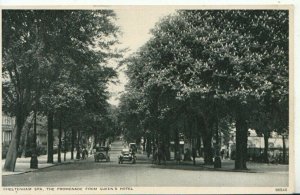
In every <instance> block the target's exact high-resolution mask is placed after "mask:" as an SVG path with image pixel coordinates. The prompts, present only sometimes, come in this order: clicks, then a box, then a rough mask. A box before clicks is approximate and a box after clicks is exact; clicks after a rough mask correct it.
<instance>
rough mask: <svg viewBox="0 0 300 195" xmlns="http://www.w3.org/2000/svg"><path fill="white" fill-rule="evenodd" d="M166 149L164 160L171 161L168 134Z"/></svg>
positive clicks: (167, 136)
mask: <svg viewBox="0 0 300 195" xmlns="http://www.w3.org/2000/svg"><path fill="white" fill-rule="evenodd" d="M165 140H166V147H165V153H166V160H171V153H170V134H169V133H167V134H166V138H165Z"/></svg>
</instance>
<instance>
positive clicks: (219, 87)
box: [129, 10, 288, 169]
mask: <svg viewBox="0 0 300 195" xmlns="http://www.w3.org/2000/svg"><path fill="white" fill-rule="evenodd" d="M152 35H153V37H152V38H151V39H150V40H149V41H148V42H147V43H146V44H145V46H144V47H142V48H141V49H140V51H139V52H137V54H136V57H134V58H133V61H134V63H130V64H129V67H130V68H129V69H131V72H132V73H134V74H136V75H133V74H131V75H129V78H130V79H131V80H130V86H131V87H132V88H133V89H134V90H135V91H141V92H142V97H143V98H145V97H148V98H145V101H146V104H144V105H146V107H147V105H149V103H151V101H152V102H155V103H156V104H157V105H156V106H154V107H147V108H148V109H149V110H148V111H149V112H150V113H153V114H154V113H156V112H157V113H159V112H160V111H162V110H163V109H162V107H161V106H160V101H159V99H160V97H161V96H164V95H167V93H162V92H164V90H167V89H171V90H172V91H173V92H174V94H175V95H174V96H171V97H173V99H176V100H179V102H180V103H179V105H180V106H182V107H186V105H185V103H186V102H189V101H191V100H193V101H192V102H194V103H195V106H197V107H198V109H197V112H198V113H199V115H198V116H200V117H201V118H202V119H201V118H200V119H201V120H198V121H203V126H204V127H205V128H203V129H204V130H203V131H202V134H203V135H206V136H207V138H205V139H203V141H204V140H207V141H208V142H207V143H204V145H205V148H206V156H210V154H209V153H210V148H211V136H212V132H213V126H215V123H218V121H219V120H220V119H222V118H224V117H227V118H233V119H234V120H233V121H234V123H235V127H236V136H237V139H236V140H237V147H236V148H237V151H236V155H237V156H236V161H235V168H236V169H246V168H247V166H246V161H247V152H245V151H247V133H248V128H249V120H250V116H251V115H252V114H253V112H254V111H255V110H256V109H257V107H258V106H259V105H260V103H261V102H262V101H265V100H264V99H266V97H267V95H268V94H269V95H271V96H270V97H272V98H271V99H269V100H271V101H273V102H274V104H273V105H279V104H281V103H279V102H280V101H286V99H287V98H286V95H287V94H288V92H287V84H288V74H287V72H288V68H287V67H288V13H287V11H278V10H251V11H249V10H226V11H225V10H208V11H206V10H183V11H178V13H177V14H174V15H173V16H169V17H166V18H165V19H163V20H162V21H161V22H160V23H158V24H157V25H156V27H155V28H154V29H153V30H152ZM278 69H280V70H282V71H280V72H277V70H278ZM270 73H271V74H270ZM151 89H153V91H156V92H157V91H159V92H157V93H156V95H152V96H151V92H152V91H151ZM130 90H131V89H130ZM129 94H130V93H129ZM195 99H196V100H197V101H195ZM180 106H178V107H180ZM150 108H152V109H153V112H151V111H150ZM171 109H174V107H171ZM153 114H152V115H151V116H152V117H153V118H154V119H155V120H156V121H157V123H155V125H156V126H159V124H160V121H159V120H157V119H158V118H157V117H158V116H159V114H157V115H155V114H154V115H153ZM178 116H179V115H178ZM216 116H218V117H217V118H218V120H216ZM208 161H209V160H208Z"/></svg>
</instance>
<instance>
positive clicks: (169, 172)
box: [2, 141, 288, 187]
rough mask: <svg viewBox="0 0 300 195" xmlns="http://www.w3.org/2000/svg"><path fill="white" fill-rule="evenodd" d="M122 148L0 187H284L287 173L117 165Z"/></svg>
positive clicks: (143, 160) (142, 162)
mask: <svg viewBox="0 0 300 195" xmlns="http://www.w3.org/2000/svg"><path fill="white" fill-rule="evenodd" d="M122 147H123V145H122V143H121V142H120V141H118V142H114V143H113V144H112V150H111V151H110V156H111V161H110V162H97V163H96V162H94V160H93V158H92V157H89V158H88V159H87V160H80V161H77V162H74V163H71V164H63V165H59V166H53V167H49V168H45V169H41V170H37V171H35V172H30V173H25V174H19V175H10V176H3V177H2V185H3V186H43V187H48V186H82V187H84V186H91V187H92V186H133V187H138V186H144V187H146V186H149V187H171V186H176V187H183V186H185V187H222V186H226V187H246V186H247V187H260V186H261V187H278V186H281V187H285V186H288V172H276V171H275V172H265V173H247V172H228V171H213V170H207V169H204V168H201V167H193V169H185V168H184V166H176V165H174V166H169V165H167V166H164V165H152V164H151V160H148V159H147V157H146V156H145V155H141V154H139V155H138V160H137V163H136V164H126V163H125V164H118V161H117V158H118V155H119V154H120V151H121V149H122Z"/></svg>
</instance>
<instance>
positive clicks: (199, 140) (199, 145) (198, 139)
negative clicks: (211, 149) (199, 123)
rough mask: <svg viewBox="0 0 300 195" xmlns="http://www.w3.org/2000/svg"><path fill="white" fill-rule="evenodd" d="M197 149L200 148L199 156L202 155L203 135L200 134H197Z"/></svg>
mask: <svg viewBox="0 0 300 195" xmlns="http://www.w3.org/2000/svg"><path fill="white" fill-rule="evenodd" d="M196 149H197V150H198V154H199V156H200V157H202V150H201V136H200V135H198V136H197V145H196Z"/></svg>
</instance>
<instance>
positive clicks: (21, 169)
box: [2, 152, 77, 175]
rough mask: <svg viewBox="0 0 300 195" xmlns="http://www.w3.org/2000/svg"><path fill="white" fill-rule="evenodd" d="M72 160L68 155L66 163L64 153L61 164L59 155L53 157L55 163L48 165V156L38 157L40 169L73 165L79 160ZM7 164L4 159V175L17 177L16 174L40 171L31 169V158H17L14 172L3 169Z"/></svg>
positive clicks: (69, 153) (68, 154)
mask: <svg viewBox="0 0 300 195" xmlns="http://www.w3.org/2000/svg"><path fill="white" fill-rule="evenodd" d="M75 157H76V152H74V158H75ZM70 159H71V152H68V153H66V161H64V153H62V154H61V161H62V162H61V163H57V154H54V155H53V161H54V163H53V164H52V163H47V155H41V156H38V163H39V164H38V169H43V168H47V167H52V166H56V165H60V164H64V163H71V162H74V161H77V160H75V159H74V160H70ZM4 164H5V159H2V175H16V174H21V173H27V172H33V171H36V170H38V169H31V168H30V157H27V158H24V157H22V158H17V162H16V168H15V171H14V172H8V171H4V170H3V167H4Z"/></svg>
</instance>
